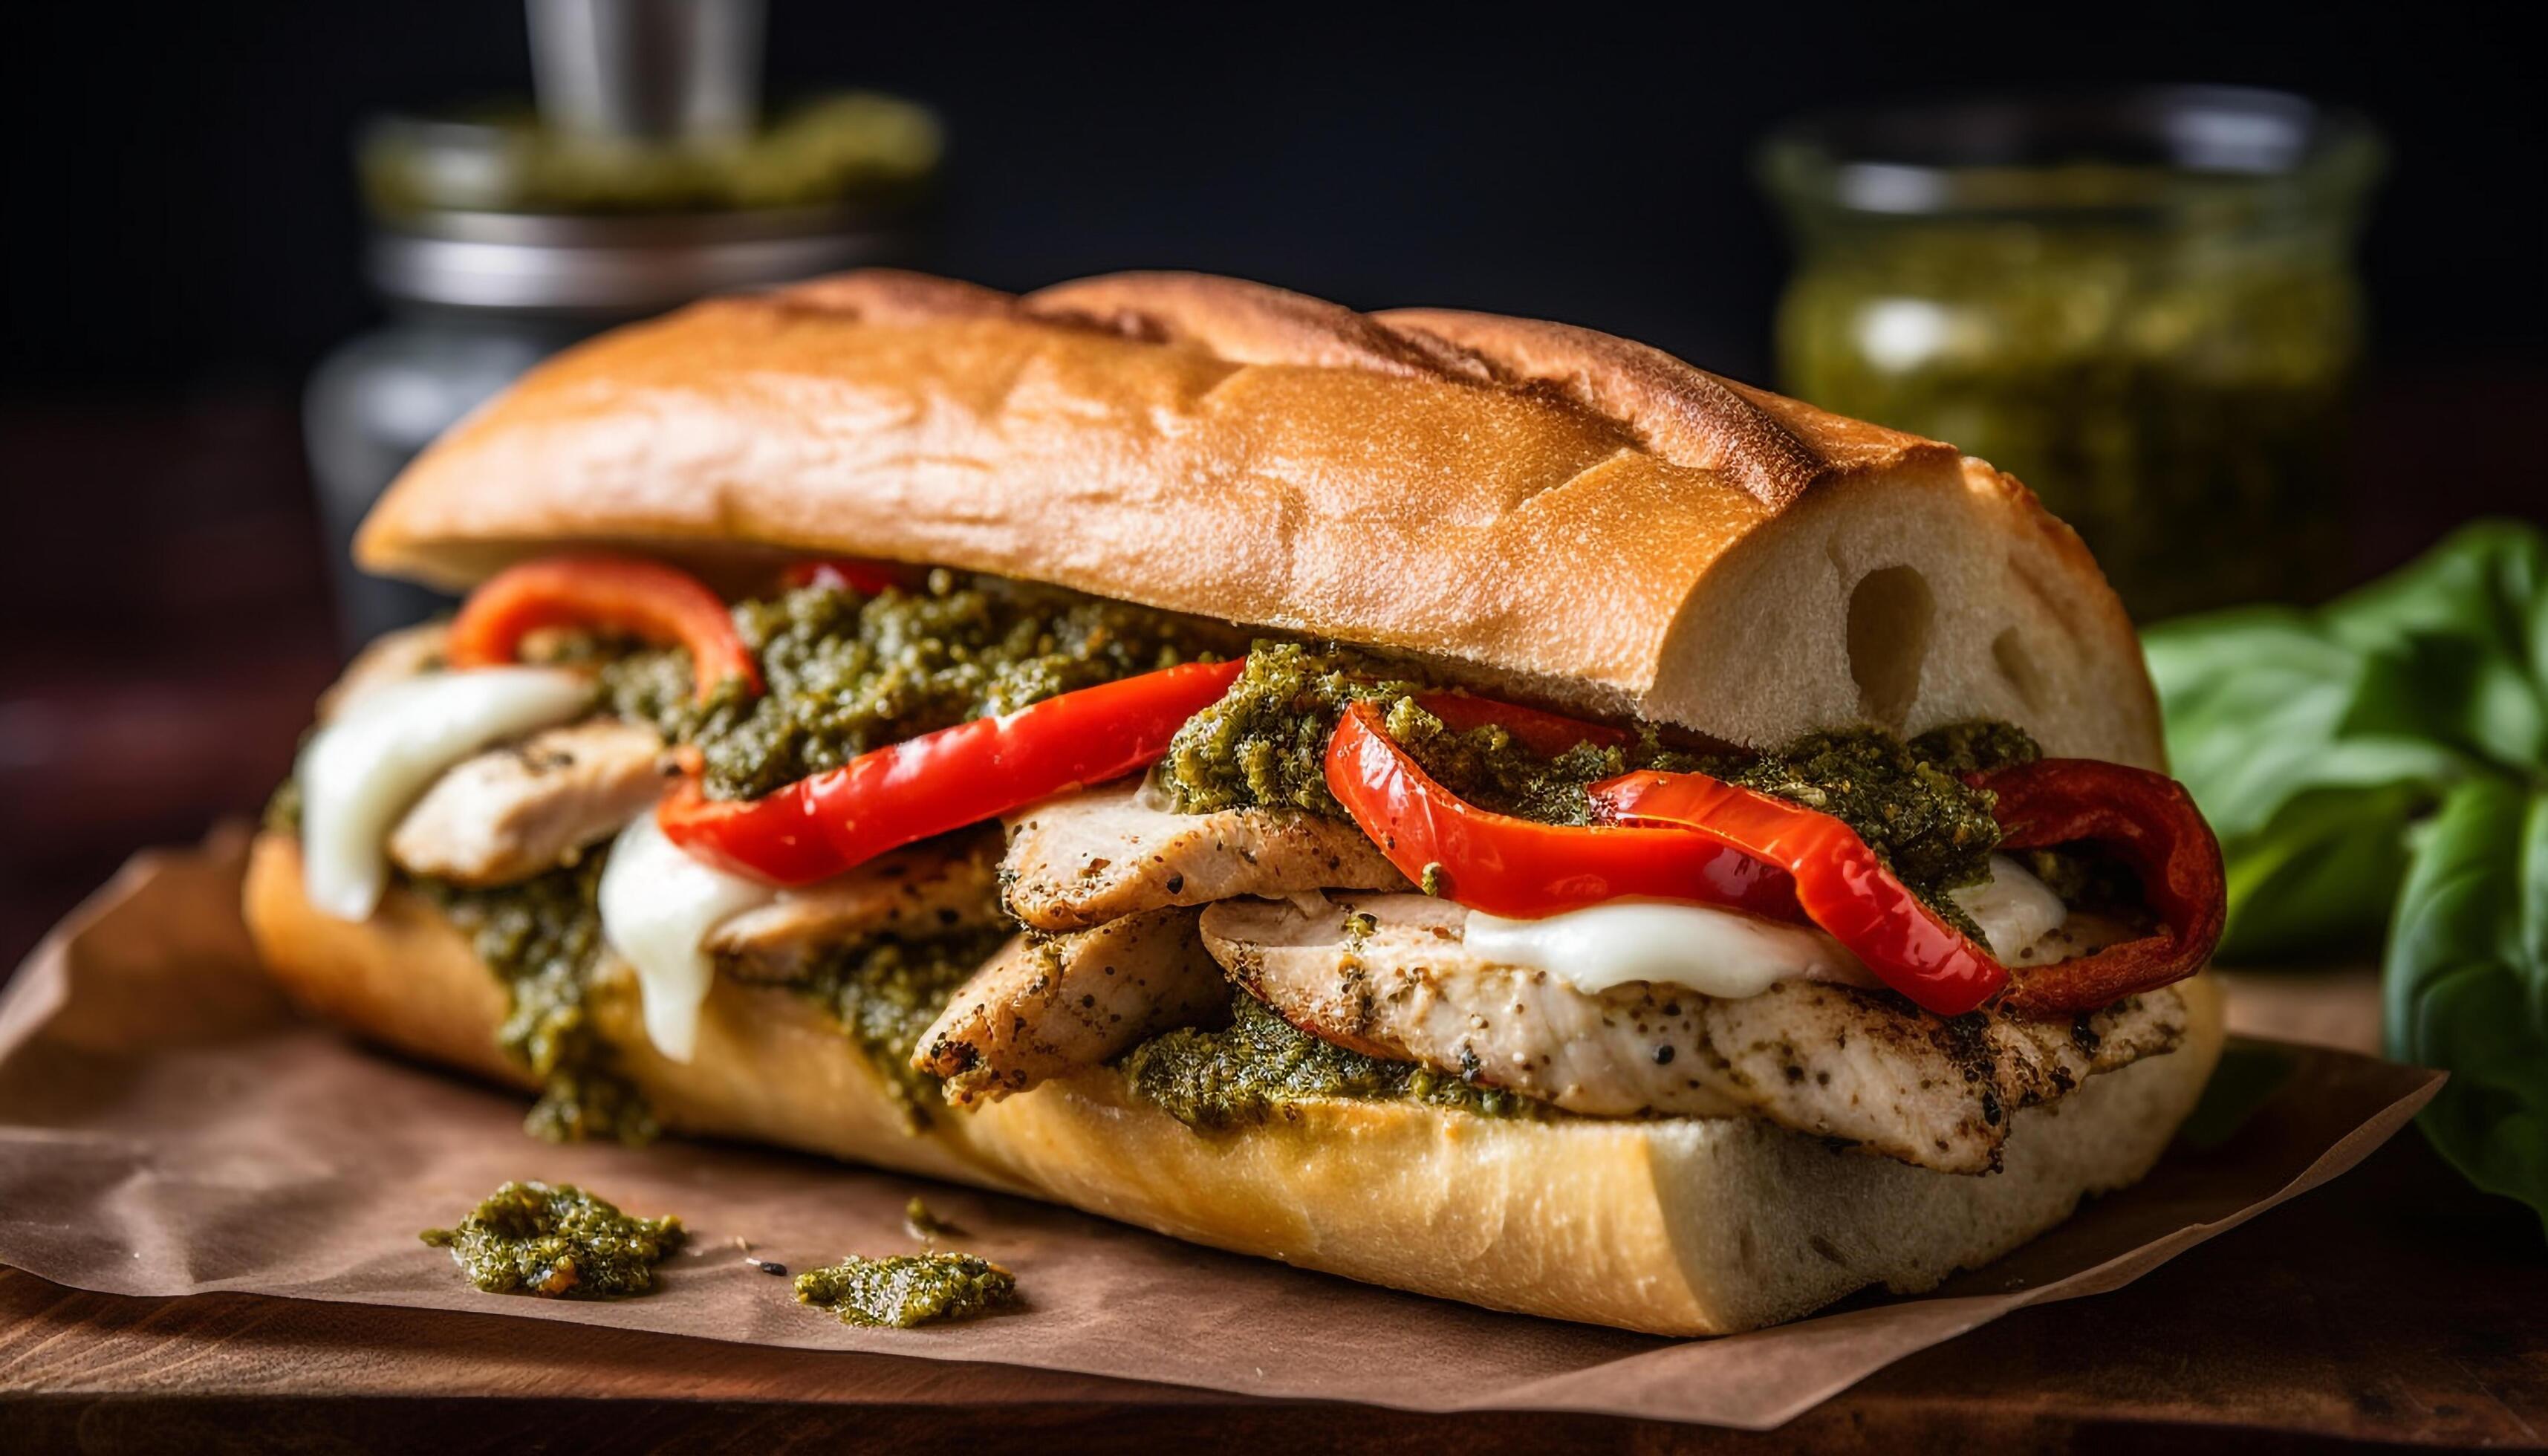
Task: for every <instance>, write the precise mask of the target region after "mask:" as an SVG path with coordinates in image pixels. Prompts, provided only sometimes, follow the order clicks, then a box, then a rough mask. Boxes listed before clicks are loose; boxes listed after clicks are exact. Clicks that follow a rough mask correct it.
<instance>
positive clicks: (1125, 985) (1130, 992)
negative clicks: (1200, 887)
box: [911, 907, 1229, 1107]
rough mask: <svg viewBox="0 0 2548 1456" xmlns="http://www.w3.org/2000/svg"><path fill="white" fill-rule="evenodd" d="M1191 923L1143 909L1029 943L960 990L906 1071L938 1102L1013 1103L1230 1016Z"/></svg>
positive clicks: (1025, 938) (1184, 915) (1223, 988)
mask: <svg viewBox="0 0 2548 1456" xmlns="http://www.w3.org/2000/svg"><path fill="white" fill-rule="evenodd" d="M1198 913H1199V912H1197V911H1194V910H1189V909H1178V908H1173V907H1172V908H1168V909H1160V910H1145V911H1142V912H1140V913H1139V914H1136V915H1128V916H1125V917H1124V918H1122V919H1120V920H1112V921H1109V922H1107V923H1106V924H1104V925H1101V926H1099V927H1097V928H1096V929H1095V930H1086V931H1078V932H1073V933H1070V934H1064V935H1047V934H1041V933H1036V932H1029V933H1028V934H1026V935H1022V936H1019V937H1017V938H1016V939H1015V940H1012V941H1011V942H1009V944H1008V946H1007V948H1006V949H1004V950H1003V951H1001V953H1000V954H999V955H998V956H995V957H993V958H992V960H991V963H990V964H988V965H985V966H983V967H982V969H981V970H980V971H979V972H977V973H976V974H975V975H974V976H973V978H972V979H971V980H969V981H966V982H965V983H964V985H963V986H962V987H961V988H959V989H958V990H957V991H956V995H955V997H954V998H953V999H952V1000H950V1001H949V1002H948V1003H947V1009H946V1011H944V1012H943V1013H941V1014H940V1016H939V1018H938V1020H937V1022H936V1023H935V1024H934V1025H932V1026H931V1027H930V1029H929V1030H928V1031H927V1032H925V1033H923V1034H922V1036H921V1038H920V1050H919V1051H918V1053H917V1054H915V1055H914V1056H913V1057H912V1060H911V1064H912V1065H913V1066H914V1067H915V1068H917V1069H919V1070H921V1071H925V1072H934V1073H936V1074H937V1075H939V1076H941V1077H944V1078H946V1079H947V1086H946V1092H947V1100H948V1101H949V1102H950V1103H953V1104H955V1105H956V1106H958V1107H961V1106H964V1105H966V1104H968V1103H971V1102H973V1101H975V1100H977V1099H985V1098H987V1099H997V1098H1001V1097H1005V1096H1007V1095H1008V1094H1010V1093H1012V1092H1023V1091H1025V1090H1026V1089H1027V1088H1029V1087H1032V1086H1034V1085H1035V1084H1036V1083H1037V1082H1040V1081H1042V1080H1044V1079H1045V1078H1046V1077H1048V1076H1053V1075H1055V1074H1057V1073H1060V1072H1065V1071H1068V1070H1070V1069H1071V1068H1073V1067H1081V1066H1091V1065H1094V1064H1096V1063H1098V1062H1101V1061H1104V1060H1105V1059H1107V1058H1108V1057H1110V1056H1113V1055H1115V1054H1116V1053H1117V1052H1119V1051H1122V1050H1124V1049H1125V1048H1127V1047H1131V1046H1132V1045H1133V1044H1135V1043H1136V1042H1138V1041H1141V1040H1142V1039H1143V1038H1146V1037H1150V1036H1153V1035H1155V1034H1157V1033H1159V1032H1164V1031H1167V1030H1168V1029H1170V1028H1172V1027H1181V1026H1190V1025H1192V1024H1193V1023H1194V1022H1196V1021H1198V1020H1200V1019H1202V1018H1204V1017H1206V1016H1209V1015H1212V1014H1214V1013H1216V1012H1222V1011H1226V1010H1227V1009H1228V1007H1229V981H1228V980H1226V979H1224V978H1223V976H1222V973H1221V967H1220V966H1219V965H1218V964H1216V963H1215V962H1214V960H1213V958H1212V956H1209V955H1206V954H1205V952H1204V948H1203V940H1202V938H1201V937H1200V936H1198V935H1197V934H1196V933H1195V919H1196V916H1197V914H1198Z"/></svg>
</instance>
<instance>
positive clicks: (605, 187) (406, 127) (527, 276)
mask: <svg viewBox="0 0 2548 1456" xmlns="http://www.w3.org/2000/svg"><path fill="white" fill-rule="evenodd" d="M527 13H528V18H529V30H530V40H531V43H532V46H531V48H532V58H533V62H534V70H535V73H536V77H537V81H538V87H539V108H538V110H537V111H536V112H534V111H533V110H532V109H531V108H530V107H529V106H527V105H521V106H514V107H510V108H503V107H492V108H486V109H482V110H480V111H476V112H470V113H458V114H453V115H449V116H394V117H386V118H382V119H380V120H377V121H375V122H373V123H372V124H371V125H370V126H369V127H367V128H366V129H365V131H364V134H363V136H362V137H361V139H360V142H359V145H358V149H357V156H358V162H359V165H360V170H361V176H362V182H363V192H364V198H365V202H366V203H367V205H368V207H369V210H370V214H371V218H372V223H373V231H372V236H371V243H370V249H369V255H368V258H367V272H368V274H369V277H370V280H371V282H372V285H373V287H374V289H375V290H376V292H377V293H378V294H379V296H380V298H381V300H382V301H383V303H384V304H385V305H386V307H387V309H388V312H389V315H390V320H389V322H388V324H387V325H386V326H385V327H382V328H380V329H378V330H376V331H374V332H372V333H369V334H365V335H363V336H362V337H360V338H357V339H354V340H353V341H351V342H349V343H347V344H345V345H343V346H342V347H341V348H339V349H337V350H336V352H335V353H333V354H331V355H330V356H328V358H327V359H326V360H325V361H324V362H322V363H321V364H320V366H319V368H318V372H317V373H316V374H315V375H314V376H313V377H312V379H311V382H310V389H309V395H308V398H307V401H306V403H305V430H306V432H307V435H308V438H309V447H310V457H311V464H312V468H313V474H314V475H315V477H316V478H317V481H318V498H319V510H320V516H321V518H322V520H323V521H324V523H325V526H326V529H327V534H328V544H329V550H330V566H331V569H332V570H333V571H334V573H335V578H336V582H337V587H338V600H339V606H340V616H341V617H342V625H343V628H344V630H345V632H346V634H347V638H348V641H349V642H361V641H365V640H368V639H369V638H371V637H373V636H376V635H378V634H379V633H381V632H383V631H385V630H387V629H389V628H391V627H395V626H400V625H403V624H405V623H407V622H410V621H414V620H417V619H418V618H420V617H422V616H424V615H426V614H427V613H429V612H430V611H432V610H433V609H435V607H436V606H438V605H439V604H441V603H442V601H443V600H444V598H441V597H439V596H436V595H435V594H434V593H431V592H426V591H424V590H423V589H422V588H418V587H413V586H410V585H408V584H405V583H398V582H390V581H384V580H382V579H379V578H374V577H367V576H364V575H362V574H361V573H359V572H357V571H356V570H355V569H354V567H353V563H352V560H351V558H350V556H349V555H348V551H347V548H348V546H349V544H350V543H351V541H352V539H353V533H354V528H355V526H356V525H357V524H358V523H359V522H360V521H361V519H362V516H363V513H364V512H365V511H367V510H368V509H370V508H371V504H372V501H373V500H375V499H377V498H378V497H379V495H380V493H381V491H382V490H383V489H385V488H386V487H387V486H388V485H389V483H390V481H391V479H392V478H394V477H395V476H396V475H397V474H398V473H399V471H400V470H402V469H404V468H405V467H406V465H407V463H408V461H409V459H411V458H413V456H414V455H415V454H416V452H417V451H419V450H421V449H423V448H424V446H425V445H426V444H428V443H430V442H431V441H432V440H433V438H434V437H435V436H436V435H439V434H440V433H442V431H443V430H445V429H447V428H449V427H450V426H451V425H452V424H453V423H455V422H456V421H457V420H458V419H459V418H460V417H461V416H462V415H464V414H466V413H468V412H469V410H471V409H475V408H476V407H477V406H478V405H479V404H480V403H482V402H484V401H485V400H487V399H488V398H489V397H491V396H493V395H494V394H496V393H497V392H498V391H500V390H501V389H502V388H503V387H504V386H506V385H507V384H510V383H511V382H512V381H513V380H514V379H515V378H516V377H517V376H519V375H520V374H521V373H522V372H523V371H525V370H527V369H529V368H530V367H531V366H532V365H533V364H535V363H537V362H538V361H539V360H540V359H542V358H544V357H546V356H547V355H548V354H551V353H553V352H555V351H556V350H558V349H561V348H563V347H565V346H566V345H568V344H570V343H573V342H575V341H576V340H578V339H581V338H584V337H586V336H588V335H590V334H592V333H595V332H598V331H600V330H601V329H604V328H607V327H610V326H611V325H613V324H617V323H622V322H627V321H629V320H632V319H636V318H646V317H648V316H651V315H655V314H660V313H663V312H664V311H666V310H668V309H672V308H675V307H677V306H679V305H681V304H683V303H687V302H689V301H690V300H692V299H696V298H699V297H702V296H704V295H707V294H711V293H720V292H726V291H730V290H735V289H746V288H754V287H763V286H768V285H772V284H776V283H782V282H786V281H788V280H791V279H797V278H803V277H806V276H809V275H812V274H816V273H824V272H829V271H832V270H834V269H839V268H848V267H857V266H862V265H865V264H869V263H900V262H909V261H914V257H913V254H914V253H915V251H916V243H917V240H918V236H917V234H918V226H919V220H920V219H921V217H922V216H923V213H924V208H925V205H926V203H927V202H928V200H929V198H930V196H931V194H932V192H933V190H934V187H935V183H936V181H937V177H938V170H939V165H940V159H941V156H942V151H943V143H942V137H941V133H940V129H939V125H938V121H937V118H936V117H935V116H934V115H933V114H931V113H930V112H929V111H928V110H927V109H926V108H924V107H921V106H918V105H916V104H914V103H911V102H908V101H902V100H897V99H895V98H893V97H889V96H880V95H875V94H872V93H867V92H840V93H833V94H829V95H823V96H816V97H812V98H808V99H805V100H803V101H800V102H797V103H795V104H792V105H789V106H786V107H783V108H779V109H776V110H774V111H773V112H772V113H770V114H769V115H767V116H765V115H764V113H763V111H762V108H761V99H760V79H759V78H760V66H761V7H760V6H759V4H758V3H756V0H530V4H529V5H528V6H527Z"/></svg>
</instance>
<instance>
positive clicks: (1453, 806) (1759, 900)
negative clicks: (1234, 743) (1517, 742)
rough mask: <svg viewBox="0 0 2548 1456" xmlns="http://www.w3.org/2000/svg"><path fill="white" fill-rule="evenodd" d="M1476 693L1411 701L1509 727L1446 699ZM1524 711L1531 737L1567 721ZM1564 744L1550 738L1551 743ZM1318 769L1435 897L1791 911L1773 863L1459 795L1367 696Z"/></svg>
mask: <svg viewBox="0 0 2548 1456" xmlns="http://www.w3.org/2000/svg"><path fill="white" fill-rule="evenodd" d="M1487 701H1488V700H1487V699H1484V698H1459V697H1453V696H1451V695H1449V694H1443V695H1439V696H1433V697H1425V698H1419V699H1418V702H1419V703H1420V704H1421V705H1422V706H1423V707H1425V708H1426V709H1427V710H1429V711H1432V712H1434V713H1435V714H1436V715H1437V716H1440V717H1442V718H1443V719H1444V721H1446V722H1450V723H1453V724H1454V725H1455V726H1457V725H1459V724H1460V723H1461V722H1463V721H1464V720H1466V721H1468V722H1470V723H1471V725H1472V726H1474V723H1476V722H1484V721H1490V720H1492V721H1501V722H1504V723H1506V724H1507V726H1512V725H1513V724H1514V722H1515V719H1513V718H1512V717H1509V716H1498V717H1493V718H1492V719H1491V717H1490V714H1491V712H1492V710H1490V709H1487V708H1482V707H1470V706H1461V707H1454V706H1452V704H1455V703H1456V704H1463V705H1475V704H1483V703H1486V702H1487ZM1499 706H1503V705H1499ZM1446 709H1447V711H1446ZM1516 711H1518V712H1520V713H1530V710H1529V709H1519V710H1516ZM1531 718H1532V722H1533V729H1532V731H1533V733H1536V732H1538V730H1539V728H1540V727H1542V726H1545V724H1547V723H1552V722H1553V723H1564V722H1568V721H1570V720H1566V719H1560V718H1557V717H1556V716H1555V715H1554V714H1546V713H1537V714H1531ZM1579 726H1582V727H1585V728H1590V726H1591V725H1579ZM1611 731H1615V730H1611ZM1514 733H1515V736H1516V737H1522V738H1523V739H1524V741H1525V742H1530V743H1531V746H1532V747H1533V748H1534V749H1541V748H1542V746H1543V744H1544V743H1552V742H1554V739H1553V738H1543V739H1541V740H1540V741H1538V742H1532V740H1531V738H1530V737H1529V736H1526V735H1525V734H1524V733H1523V731H1522V729H1521V728H1520V727H1515V728H1514ZM1584 736H1586V735H1585V734H1583V733H1577V734H1575V735H1574V739H1581V738H1582V737H1584ZM1570 741H1571V740H1570ZM1567 746H1568V743H1562V742H1557V743H1555V748H1556V749H1563V748H1564V747H1567ZM1544 751H1547V750H1544ZM1326 776H1327V788H1328V791H1329V792H1331V793H1333V794H1334V795H1335V796H1336V800H1337V802H1339V803H1341V804H1343V805H1344V807H1345V812H1346V813H1347V814H1349V815H1351V816H1352V817H1353V821H1354V823H1355V824H1357V825H1359V826H1361V828H1362V832H1363V833H1365V834H1367V835H1369V836H1371V840H1372V843H1374V844H1376V845H1378V846H1380V849H1381V853H1382V854H1384V855H1386V856H1388V857H1389V862H1390V863H1391V864H1393V865H1397V866H1398V867H1399V869H1400V870H1402V871H1404V872H1405V873H1406V875H1407V877H1408V878H1410V879H1412V880H1415V881H1417V882H1419V883H1420V882H1422V881H1423V879H1424V877H1425V871H1426V870H1427V869H1428V868H1430V869H1435V870H1437V871H1438V874H1439V878H1437V880H1436V881H1435V884H1434V888H1435V889H1436V890H1437V891H1438V892H1439V893H1441V894H1443V895H1445V896H1447V897H1449V898H1451V899H1455V900H1457V901H1459V902H1460V903H1461V904H1463V905H1467V906H1469V907H1470V908H1472V909H1476V910H1484V911H1486V912H1487V913H1489V914H1491V915H1510V916H1516V917H1523V918H1533V917H1538V916H1544V915H1554V914H1556V913H1558V912H1559V911H1561V910H1577V909H1581V908H1583V907H1584V906H1587V905H1594V904H1599V903H1600V902H1601V901H1603V900H1615V899H1618V898H1620V897H1621V896H1623V895H1645V896H1654V897H1657V898H1665V899H1676V900H1703V901H1706V902H1708V903H1710V904H1717V905H1730V906H1734V907H1736V908H1738V909H1743V910H1749V911H1752V912H1753V913H1755V914H1759V915H1770V916H1777V917H1780V918H1784V919H1794V918H1795V917H1796V913H1797V912H1796V900H1795V895H1794V892H1793V890H1792V888H1791V887H1790V886H1789V884H1788V881H1787V876H1786V874H1785V872H1784V871H1782V870H1778V869H1775V868H1773V867H1771V866H1770V865H1764V864H1762V863H1761V862H1759V861H1758V860H1755V859H1753V858H1752V857H1751V856H1750V855H1747V854H1744V853H1742V852H1740V851H1739V850H1734V849H1729V848H1727V847H1725V846H1723V845H1720V844H1717V843H1715V842H1713V841H1710V840H1708V839H1705V838H1703V837H1701V836H1698V835H1694V834H1690V833H1688V832H1686V831H1684V830H1680V829H1632V828H1622V827H1618V826H1597V827H1592V828H1581V827H1577V826H1573V825H1560V824H1542V823H1539V822H1537V821H1536V820H1531V819H1522V818H1517V817H1514V816H1512V815H1508V814H1497V813H1491V812H1489V811H1488V810H1485V809H1482V808H1479V807H1478V806H1477V805H1475V804H1472V803H1469V802H1468V801H1467V800H1465V799H1462V798H1461V797H1460V796H1459V795H1457V794H1455V793H1453V792H1451V791H1450V790H1449V789H1447V788H1444V787H1443V786H1442V785H1441V784H1440V783H1438V782H1436V781H1435V780H1434V778H1433V776H1432V775H1431V774H1426V773H1425V772H1424V770H1423V768H1422V767H1421V766H1419V765H1418V764H1417V763H1416V762H1415V761H1414V760H1413V759H1411V758H1410V757H1408V754H1407V751H1406V750H1405V749H1402V748H1400V747H1399V746H1398V745H1397V744H1396V743H1395V742H1393V741H1392V740H1391V739H1390V736H1389V733H1388V731H1387V730H1386V729H1385V728H1384V727H1383V725H1382V718H1381V711H1380V708H1379V706H1378V705H1377V704H1374V703H1369V702H1359V703H1355V704H1354V705H1353V706H1351V707H1349V708H1347V709H1346V710H1345V715H1344V719H1343V721H1341V722H1339V723H1338V724H1337V725H1336V732H1335V736H1334V737H1332V738H1330V739H1328V740H1327V753H1326Z"/></svg>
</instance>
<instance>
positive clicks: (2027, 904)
mask: <svg viewBox="0 0 2548 1456" xmlns="http://www.w3.org/2000/svg"><path fill="white" fill-rule="evenodd" d="M1990 871H1991V877H1990V878H1989V879H1988V880H1985V881H1984V882H1982V883H1980V884H1968V885H1966V886H1964V887H1963V888H1962V889H1959V890H1949V891H1947V898H1948V899H1950V900H1953V901H1955V902H1956V908H1958V909H1960V910H1962V911H1963V912H1964V913H1965V914H1966V915H1969V916H1971V917H1972V918H1973V924H1975V925H1977V926H1979V927H1981V932H1982V939H1983V940H1985V941H1988V942H1989V943H1990V951H1991V955H1992V956H1996V957H1997V958H1998V960H1999V962H2000V964H2002V965H2015V964H2016V963H2017V957H2018V956H2020V955H2021V954H2023V953H2024V952H2025V951H2026V949H2027V948H2028V947H2030V946H2033V945H2035V944H2036V943H2037V942H2039V941H2041V940H2043V939H2044V938H2045V937H2046V936H2048V935H2050V934H2052V933H2053V932H2054V931H2056V930H2059V929H2060V928H2061V925H2062V922H2064V921H2066V920H2068V919H2069V918H2070V907H2069V906H2067V905H2064V904H2062V903H2061V897H2060V896H2059V895H2056V894H2054V893H2052V887H2051V886H2050V885H2047V884H2046V883H2045V882H2044V881H2043V880H2040V879H2038V878H2036V877H2035V876H2034V875H2033V874H2031V873H2028V872H2027V869H2026V866H2025V865H2020V864H2018V863H2017V862H2016V861H2015V860H2012V859H2010V858H2009V857H2008V856H2006V855H1993V856H1991V857H1990Z"/></svg>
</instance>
